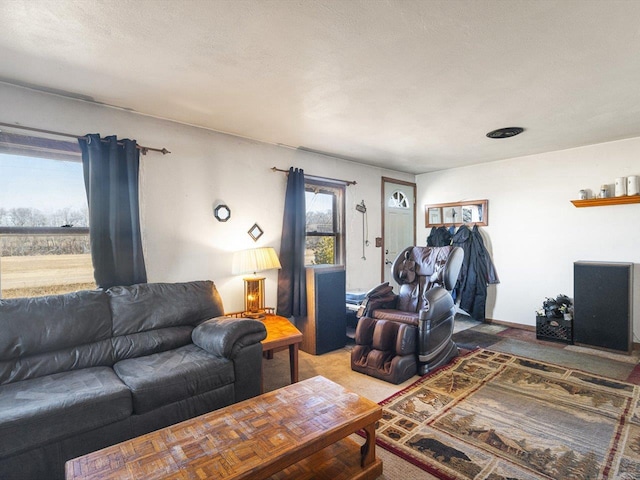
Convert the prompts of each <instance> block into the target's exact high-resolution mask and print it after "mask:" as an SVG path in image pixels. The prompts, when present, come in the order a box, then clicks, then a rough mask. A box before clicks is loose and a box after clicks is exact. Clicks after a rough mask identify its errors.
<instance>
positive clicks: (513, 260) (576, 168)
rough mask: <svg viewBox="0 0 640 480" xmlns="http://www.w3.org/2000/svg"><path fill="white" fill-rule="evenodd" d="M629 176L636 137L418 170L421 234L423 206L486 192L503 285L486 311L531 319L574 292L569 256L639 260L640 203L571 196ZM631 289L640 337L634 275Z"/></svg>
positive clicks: (489, 237)
mask: <svg viewBox="0 0 640 480" xmlns="http://www.w3.org/2000/svg"><path fill="white" fill-rule="evenodd" d="M525 135H526V133H525ZM502 141H505V142H508V141H509V140H508V139H507V140H502ZM627 175H640V138H633V139H628V140H621V141H616V142H610V143H604V144H599V145H592V146H588V147H582V148H575V149H571V150H563V151H558V152H552V153H547V154H541V155H532V156H527V157H520V158H514V159H509V160H504V161H497V162H492V163H489V164H484V165H476V166H471V167H465V168H457V169H451V170H446V171H440V172H434V173H427V174H423V175H419V176H418V177H417V180H416V182H417V185H418V205H419V210H420V214H419V219H418V220H419V221H418V225H419V227H420V228H419V229H418V241H419V243H420V242H421V243H422V244H424V242H425V241H426V237H427V236H428V234H429V231H430V229H426V228H425V227H424V205H427V204H433V203H445V202H459V201H465V200H475V199H484V198H486V199H488V200H489V225H488V226H487V227H480V229H481V230H482V232H483V235H484V237H483V238H484V239H485V243H486V244H487V246H488V247H489V249H490V251H491V252H492V258H493V261H494V263H495V265H496V269H497V271H498V275H499V277H500V284H498V285H496V286H490V287H489V294H488V302H487V311H486V316H487V318H492V319H496V320H502V321H507V322H514V323H520V324H525V325H535V310H536V309H538V308H540V307H541V305H542V301H543V300H544V298H545V297H552V296H556V295H558V294H560V293H564V294H567V295H569V296H570V297H572V296H573V262H574V261H579V260H585V261H611V262H633V263H640V204H633V205H615V206H606V207H592V208H576V207H574V206H573V204H571V203H570V200H572V199H577V198H578V191H579V190H580V189H583V188H589V189H591V190H593V191H596V192H597V191H598V190H599V189H600V185H602V184H613V182H614V180H615V178H616V177H621V176H627ZM611 191H613V189H611ZM636 271H637V266H636ZM635 290H636V295H635V299H636V307H635V308H634V310H635V321H634V331H635V332H636V333H635V336H636V340H635V341H638V338H637V337H638V336H639V335H640V321H639V318H640V307H639V306H638V301H639V299H640V293H639V292H640V276H638V275H636V278H635Z"/></svg>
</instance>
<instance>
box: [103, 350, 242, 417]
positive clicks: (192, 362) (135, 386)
mask: <svg viewBox="0 0 640 480" xmlns="http://www.w3.org/2000/svg"><path fill="white" fill-rule="evenodd" d="M113 368H114V370H115V372H116V374H117V375H118V376H119V377H120V378H121V379H122V381H123V382H124V383H126V384H127V386H128V387H129V388H130V389H131V393H132V395H133V412H134V413H135V414H142V413H145V412H148V411H150V410H153V409H155V408H158V407H161V406H163V405H168V404H170V403H173V402H177V401H180V400H184V399H186V398H189V397H193V396H195V395H200V394H202V393H205V392H209V391H211V390H215V389H216V388H219V387H221V386H224V385H229V384H232V383H233V382H234V373H233V362H232V361H231V360H227V359H224V358H218V357H215V356H213V355H211V354H209V353H207V352H205V351H204V350H202V349H201V348H199V347H197V346H196V345H194V344H189V345H186V346H184V347H180V348H177V349H175V350H169V351H166V352H160V353H155V354H153V355H147V356H145V357H139V358H129V359H127V360H122V361H120V362H118V363H116V364H115V365H114V366H113ZM232 401H233V400H232Z"/></svg>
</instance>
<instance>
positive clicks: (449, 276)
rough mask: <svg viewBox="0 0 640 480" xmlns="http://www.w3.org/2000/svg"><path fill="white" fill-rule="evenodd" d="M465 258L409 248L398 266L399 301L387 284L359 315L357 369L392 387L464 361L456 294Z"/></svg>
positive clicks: (458, 252) (456, 251)
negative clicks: (457, 326)
mask: <svg viewBox="0 0 640 480" xmlns="http://www.w3.org/2000/svg"><path fill="white" fill-rule="evenodd" d="M463 254H464V252H463V251H462V249H461V248H459V247H451V246H447V247H417V246H415V247H408V248H406V249H405V250H403V251H402V252H401V253H400V254H399V255H398V257H397V258H396V259H395V261H394V262H393V264H392V267H391V269H392V273H393V277H394V280H395V281H396V282H397V283H398V284H399V285H400V289H399V293H398V294H397V295H395V294H394V293H393V289H392V287H391V286H390V285H389V284H388V282H387V283H383V284H381V285H379V286H377V287H375V288H374V289H372V290H371V291H370V292H369V293H368V294H367V296H366V298H365V301H364V302H363V304H362V308H361V312H359V315H360V317H361V318H360V320H359V321H358V325H357V327H356V337H355V342H356V345H355V346H354V348H353V350H352V351H351V369H352V370H354V371H357V372H361V373H366V374H367V375H371V376H374V377H377V378H380V379H382V380H386V381H388V382H391V383H396V384H398V383H401V382H403V381H405V380H407V379H408V378H410V377H412V376H413V375H415V374H416V373H419V374H420V375H424V374H425V373H428V372H430V371H432V370H434V369H435V368H438V367H439V366H441V365H444V364H446V363H448V362H449V361H450V360H451V359H452V358H453V357H455V356H457V355H458V348H457V346H456V344H455V343H454V342H453V340H452V339H451V337H452V335H453V326H454V317H455V311H456V309H455V305H454V302H453V298H452V297H451V293H450V291H451V290H453V288H454V286H455V284H456V281H457V279H458V275H459V274H460V268H461V266H462V259H463Z"/></svg>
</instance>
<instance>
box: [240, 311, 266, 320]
mask: <svg viewBox="0 0 640 480" xmlns="http://www.w3.org/2000/svg"><path fill="white" fill-rule="evenodd" d="M242 316H243V317H244V318H252V319H254V320H262V319H263V318H264V317H266V316H267V315H266V313H265V312H264V310H262V311H259V312H242Z"/></svg>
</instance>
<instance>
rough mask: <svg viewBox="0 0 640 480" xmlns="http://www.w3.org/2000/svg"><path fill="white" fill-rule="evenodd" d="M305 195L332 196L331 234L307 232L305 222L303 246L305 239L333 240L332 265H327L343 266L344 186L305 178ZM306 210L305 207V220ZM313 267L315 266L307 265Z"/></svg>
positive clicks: (344, 241)
mask: <svg viewBox="0 0 640 480" xmlns="http://www.w3.org/2000/svg"><path fill="white" fill-rule="evenodd" d="M336 190H337V192H336ZM304 191H305V195H306V193H307V192H314V193H323V194H325V195H327V194H328V195H332V196H333V198H332V202H331V203H332V205H331V208H332V211H333V215H332V217H333V231H332V232H317V231H315V232H309V231H307V225H306V221H305V245H306V238H307V237H316V238H322V237H329V238H333V239H334V245H335V247H334V251H333V263H332V264H327V265H344V264H345V257H346V255H345V252H346V221H345V216H346V207H345V204H346V202H345V197H346V185H345V184H343V183H338V182H331V181H328V180H323V179H315V178H309V177H306V178H305V180H304ZM306 214H307V210H306V206H305V218H306ZM309 265H315V264H308V265H306V266H309Z"/></svg>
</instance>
